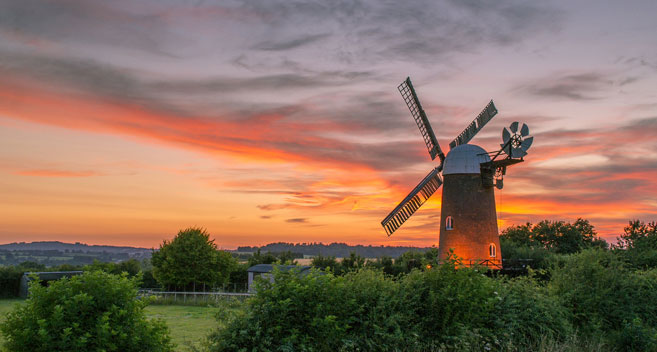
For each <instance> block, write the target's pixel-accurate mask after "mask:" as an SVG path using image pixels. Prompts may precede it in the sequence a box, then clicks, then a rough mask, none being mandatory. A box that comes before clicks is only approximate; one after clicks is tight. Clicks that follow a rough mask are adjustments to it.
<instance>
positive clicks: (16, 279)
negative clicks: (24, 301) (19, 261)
mask: <svg viewBox="0 0 657 352" xmlns="http://www.w3.org/2000/svg"><path fill="white" fill-rule="evenodd" d="M21 277H23V269H21V268H18V267H15V266H0V298H12V297H18V290H19V288H20V285H21Z"/></svg>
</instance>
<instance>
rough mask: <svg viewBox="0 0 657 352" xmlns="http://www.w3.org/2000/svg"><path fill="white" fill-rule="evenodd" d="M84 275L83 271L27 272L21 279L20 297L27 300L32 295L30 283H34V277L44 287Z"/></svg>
mask: <svg viewBox="0 0 657 352" xmlns="http://www.w3.org/2000/svg"><path fill="white" fill-rule="evenodd" d="M80 274H82V271H50V272H48V271H44V272H27V273H24V274H23V277H22V278H21V286H20V291H19V295H20V296H21V297H23V298H26V297H27V296H28V295H29V294H30V286H29V282H30V281H32V277H33V275H36V276H37V277H38V278H39V281H40V282H41V284H42V285H47V284H48V282H49V281H54V280H59V279H61V278H63V277H71V276H75V275H80Z"/></svg>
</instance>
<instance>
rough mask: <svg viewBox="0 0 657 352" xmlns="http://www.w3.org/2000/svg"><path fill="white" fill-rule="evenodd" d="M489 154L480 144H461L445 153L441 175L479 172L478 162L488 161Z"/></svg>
mask: <svg viewBox="0 0 657 352" xmlns="http://www.w3.org/2000/svg"><path fill="white" fill-rule="evenodd" d="M489 161H490V156H488V153H487V152H486V151H485V150H484V149H483V148H482V147H480V146H478V145H474V144H461V145H459V146H457V147H455V148H453V149H452V150H450V151H449V153H447V157H445V166H444V167H443V175H449V174H479V173H481V168H480V166H479V165H480V164H481V163H485V162H489Z"/></svg>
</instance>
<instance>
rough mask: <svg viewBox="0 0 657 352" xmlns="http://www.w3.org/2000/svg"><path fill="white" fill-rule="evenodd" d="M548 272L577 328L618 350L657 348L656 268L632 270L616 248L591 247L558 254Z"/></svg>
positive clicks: (552, 287) (556, 291)
mask: <svg viewBox="0 0 657 352" xmlns="http://www.w3.org/2000/svg"><path fill="white" fill-rule="evenodd" d="M551 276H552V277H551V281H550V283H549V286H550V290H551V291H552V294H553V295H554V296H555V297H559V299H560V300H561V301H562V304H563V306H564V307H566V308H567V309H569V310H570V311H571V312H572V315H573V323H574V325H575V327H577V328H578V329H579V330H580V331H582V332H583V333H585V334H589V335H595V334H602V335H604V336H606V337H607V338H608V339H609V341H610V343H611V344H612V345H615V347H617V348H619V349H621V350H628V351H631V350H655V349H657V305H655V302H657V270H654V269H653V270H649V271H634V270H630V269H628V268H627V267H626V266H625V265H624V263H623V261H622V259H621V258H620V257H619V256H618V255H616V254H615V253H614V252H609V251H603V250H599V249H589V250H586V251H583V252H582V253H579V254H575V255H571V256H568V257H563V258H561V260H560V262H558V263H556V264H555V267H554V268H553V269H552V275H551Z"/></svg>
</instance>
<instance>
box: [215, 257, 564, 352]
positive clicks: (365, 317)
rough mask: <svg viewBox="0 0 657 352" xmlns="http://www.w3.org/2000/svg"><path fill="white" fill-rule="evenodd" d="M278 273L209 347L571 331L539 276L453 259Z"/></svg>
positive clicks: (477, 338)
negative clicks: (513, 276)
mask: <svg viewBox="0 0 657 352" xmlns="http://www.w3.org/2000/svg"><path fill="white" fill-rule="evenodd" d="M274 277H275V282H274V283H273V284H272V283H269V282H268V281H261V282H259V283H258V289H257V293H256V296H255V297H253V298H252V299H251V300H249V301H248V303H247V304H246V309H245V310H244V311H243V312H242V313H239V314H236V315H233V316H231V317H230V318H229V319H227V321H226V324H225V326H224V327H222V328H220V329H219V330H217V331H215V332H214V333H213V334H212V335H211V336H210V337H209V340H208V341H209V344H208V348H209V350H210V351H242V350H248V351H339V350H347V351H352V350H353V351H375V350H393V351H394V350H397V351H401V350H404V351H425V350H463V349H465V350H482V349H487V350H517V349H519V348H521V347H523V346H528V344H529V343H531V342H536V341H540V340H541V339H542V338H545V337H547V338H550V339H551V341H559V340H563V339H564V337H565V336H566V335H568V334H569V333H570V332H571V331H572V329H571V325H570V323H569V321H568V317H569V313H568V311H567V310H565V309H564V308H563V307H561V306H559V305H558V301H556V300H554V299H553V298H552V297H550V296H548V295H547V291H546V290H545V288H542V287H539V286H538V285H537V284H536V282H534V281H533V280H528V279H526V280H513V281H511V282H504V281H502V280H501V279H495V278H491V277H488V276H486V275H484V274H483V272H482V271H481V269H472V268H460V269H456V268H455V265H453V263H451V265H450V264H448V265H442V266H439V267H435V268H433V269H431V270H425V271H419V270H414V271H412V272H411V273H410V274H409V275H406V276H401V277H399V278H398V279H396V280H395V279H393V278H391V277H389V276H386V275H385V274H384V273H383V272H382V271H381V270H371V269H361V270H359V271H354V272H350V273H347V274H346V275H344V276H334V275H333V274H331V273H329V274H322V273H320V272H317V271H313V272H312V273H311V274H309V275H307V276H300V275H298V274H296V273H294V272H276V273H275V274H274Z"/></svg>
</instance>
